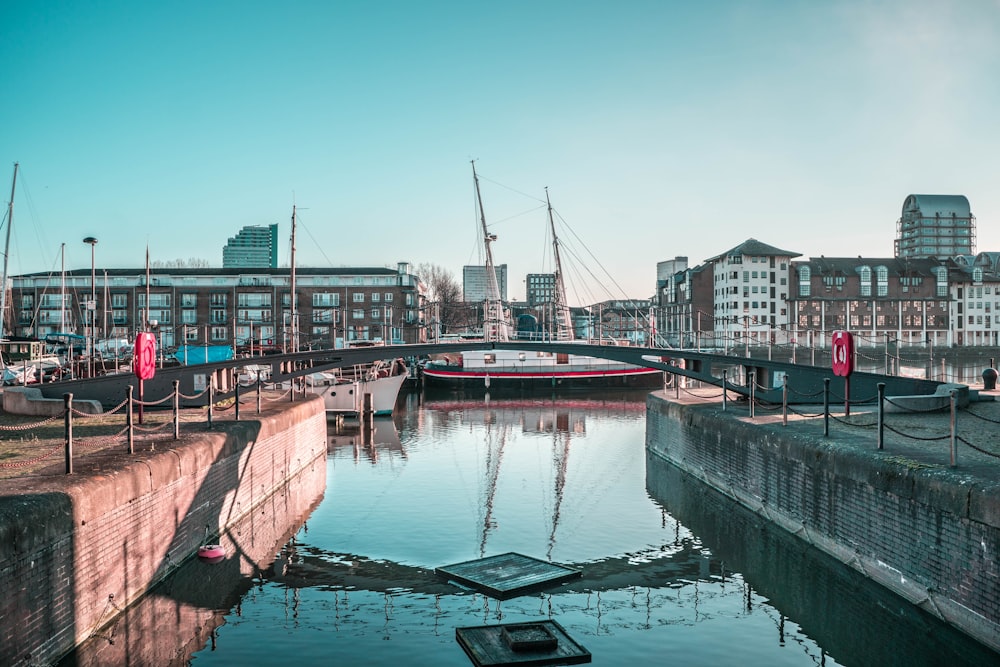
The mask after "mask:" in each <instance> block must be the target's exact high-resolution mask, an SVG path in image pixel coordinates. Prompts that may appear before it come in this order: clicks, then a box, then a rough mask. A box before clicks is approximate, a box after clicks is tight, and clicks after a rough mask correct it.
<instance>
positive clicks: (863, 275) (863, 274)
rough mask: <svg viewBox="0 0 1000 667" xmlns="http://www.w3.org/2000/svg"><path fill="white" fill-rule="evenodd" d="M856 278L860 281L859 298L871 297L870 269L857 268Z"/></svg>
mask: <svg viewBox="0 0 1000 667" xmlns="http://www.w3.org/2000/svg"><path fill="white" fill-rule="evenodd" d="M858 276H859V277H860V279H861V291H860V294H861V296H871V295H872V270H871V267H868V266H862V267H859V268H858Z"/></svg>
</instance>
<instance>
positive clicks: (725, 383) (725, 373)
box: [722, 370, 729, 412]
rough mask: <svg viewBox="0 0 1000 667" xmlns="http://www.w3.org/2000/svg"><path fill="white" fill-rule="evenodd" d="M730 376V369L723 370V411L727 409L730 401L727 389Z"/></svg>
mask: <svg viewBox="0 0 1000 667" xmlns="http://www.w3.org/2000/svg"><path fill="white" fill-rule="evenodd" d="M728 376H729V371H728V370H724V371H722V411H723V412H725V411H726V404H727V403H728V398H729V397H728V396H727V393H728V392H727V390H726V386H727V385H728V384H729V381H728V380H727V377H728Z"/></svg>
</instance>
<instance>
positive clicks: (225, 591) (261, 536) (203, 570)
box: [60, 465, 326, 666]
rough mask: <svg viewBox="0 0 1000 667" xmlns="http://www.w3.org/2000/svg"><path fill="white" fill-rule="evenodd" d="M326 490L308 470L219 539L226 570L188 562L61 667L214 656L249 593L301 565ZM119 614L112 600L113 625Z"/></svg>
mask: <svg viewBox="0 0 1000 667" xmlns="http://www.w3.org/2000/svg"><path fill="white" fill-rule="evenodd" d="M325 488H326V470H325V468H324V467H323V466H319V465H314V466H309V467H307V468H306V469H305V470H304V471H303V472H302V473H301V474H300V475H298V476H297V477H296V478H294V479H293V480H291V481H290V482H289V484H288V485H286V486H285V487H284V489H283V490H282V491H281V492H278V493H276V494H274V495H272V496H271V497H270V498H268V499H267V500H266V501H264V502H263V503H261V504H260V505H258V506H257V507H255V508H254V510H253V511H252V512H250V513H249V514H247V516H246V517H244V518H243V519H242V520H241V521H239V522H238V523H237V524H235V525H233V526H232V527H231V528H230V529H229V530H228V531H227V532H225V533H224V534H223V535H221V536H220V538H219V543H220V544H222V545H223V546H224V547H225V549H226V556H225V558H224V559H223V560H222V561H221V562H219V563H214V564H210V563H208V562H206V561H203V560H200V559H198V558H192V559H190V560H188V561H186V562H185V563H184V564H183V565H181V567H179V568H178V569H177V570H176V571H175V572H174V573H173V574H172V575H170V577H169V578H167V579H166V580H165V581H163V582H162V583H161V584H160V585H158V586H157V587H155V588H154V589H153V590H152V591H151V592H150V593H148V594H147V595H146V596H145V597H143V598H142V599H141V600H140V601H139V602H138V603H136V604H134V605H132V606H130V607H128V608H127V609H125V610H124V613H121V614H120V615H119V616H118V618H117V619H115V620H114V621H113V622H112V623H110V624H109V625H107V626H106V627H103V628H100V629H99V630H98V631H96V632H95V633H94V634H93V636H92V637H91V638H90V639H89V640H87V641H86V642H84V643H83V644H81V646H80V647H78V648H77V650H76V651H75V652H74V653H73V654H71V655H69V656H67V657H66V658H65V659H64V660H63V661H62V662H61V663H60V664H61V665H94V666H97V665H127V664H132V665H186V664H188V656H190V655H191V654H193V653H195V652H197V651H199V650H201V649H203V648H206V647H208V648H209V649H210V650H214V649H215V648H216V640H217V632H218V628H219V627H220V626H221V625H223V624H224V623H226V622H227V618H229V619H230V620H229V621H228V622H232V621H231V618H232V616H233V615H234V614H235V616H239V614H240V608H241V605H242V600H243V599H244V597H245V596H246V595H247V594H248V592H249V591H251V590H252V589H253V588H254V587H258V588H259V587H260V586H262V585H263V584H264V582H266V581H269V580H270V579H271V578H273V577H275V576H280V575H282V574H283V573H284V570H285V568H286V566H287V564H288V562H289V561H290V560H293V559H295V558H296V556H295V549H296V547H295V541H294V539H293V538H294V536H295V535H296V533H298V532H299V531H300V529H302V528H303V524H304V522H305V520H306V518H307V517H308V516H309V514H310V513H311V512H312V511H313V510H314V509H315V508H316V506H317V505H318V504H319V502H320V500H321V499H322V497H323V492H324V490H325ZM283 545H284V546H283ZM279 551H280V553H278V555H277V557H276V556H275V553H276V552H279ZM120 611H122V610H121V609H120V608H119V607H118V606H117V605H116V603H115V601H114V599H113V598H109V600H108V603H107V608H106V609H105V614H106V617H107V618H111V617H113V616H114V615H115V614H116V613H118V612H120Z"/></svg>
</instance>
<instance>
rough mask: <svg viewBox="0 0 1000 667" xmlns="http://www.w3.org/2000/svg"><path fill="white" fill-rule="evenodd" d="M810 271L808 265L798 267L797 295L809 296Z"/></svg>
mask: <svg viewBox="0 0 1000 667" xmlns="http://www.w3.org/2000/svg"><path fill="white" fill-rule="evenodd" d="M811 280H812V271H811V270H810V268H809V267H808V266H800V267H799V296H809V293H810V281H811Z"/></svg>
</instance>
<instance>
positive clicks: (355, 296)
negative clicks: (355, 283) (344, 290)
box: [351, 292, 365, 303]
mask: <svg viewBox="0 0 1000 667" xmlns="http://www.w3.org/2000/svg"><path fill="white" fill-rule="evenodd" d="M351 301H353V302H354V303H364V302H365V293H364V292H352V293H351Z"/></svg>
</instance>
